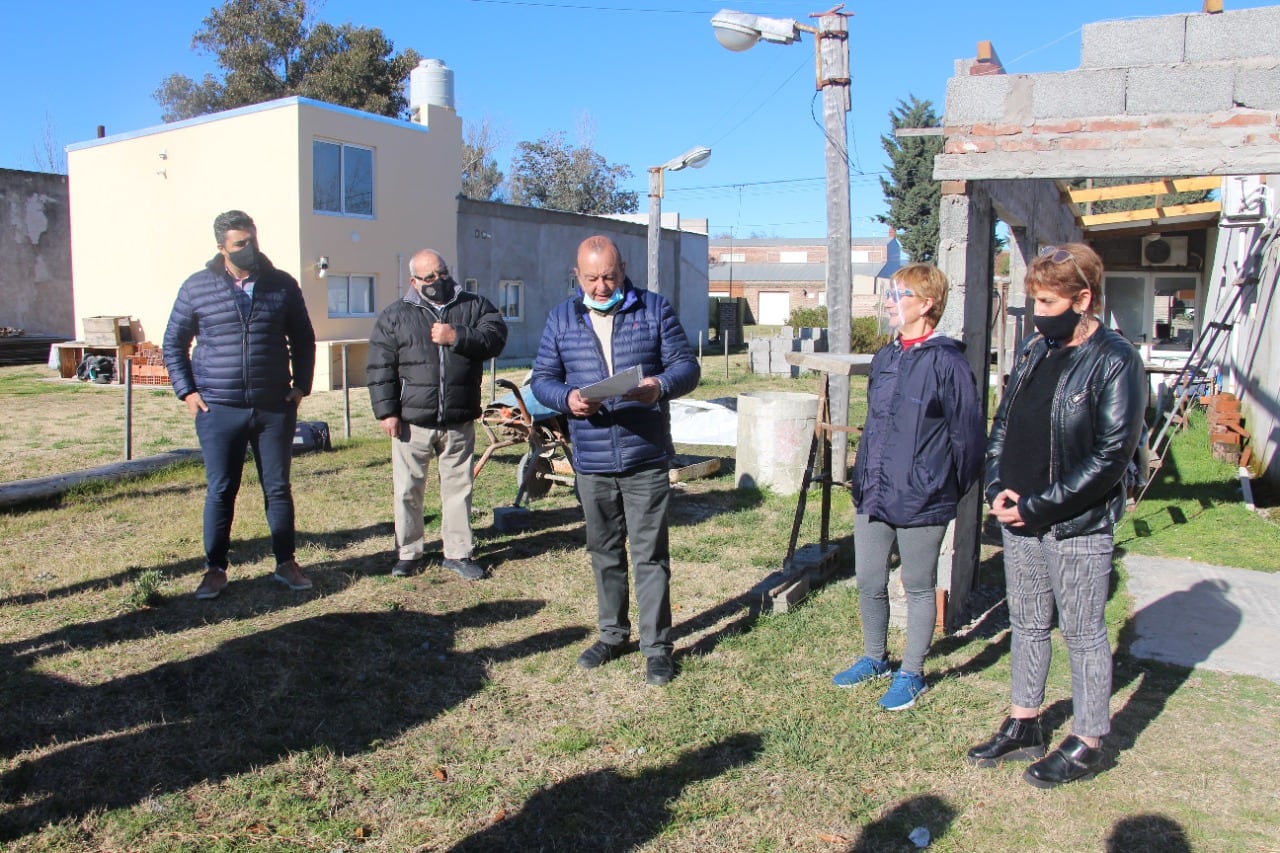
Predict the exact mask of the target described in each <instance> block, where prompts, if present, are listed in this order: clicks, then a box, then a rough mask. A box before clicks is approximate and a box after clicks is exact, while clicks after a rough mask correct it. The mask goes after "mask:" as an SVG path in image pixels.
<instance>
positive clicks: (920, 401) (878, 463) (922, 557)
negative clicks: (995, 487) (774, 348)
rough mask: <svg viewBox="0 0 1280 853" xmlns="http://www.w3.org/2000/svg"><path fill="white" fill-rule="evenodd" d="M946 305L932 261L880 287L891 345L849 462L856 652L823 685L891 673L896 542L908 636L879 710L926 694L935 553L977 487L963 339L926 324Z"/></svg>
mask: <svg viewBox="0 0 1280 853" xmlns="http://www.w3.org/2000/svg"><path fill="white" fill-rule="evenodd" d="M946 304H947V279H946V276H945V275H943V273H942V271H941V270H939V269H938V268H937V267H934V266H930V265H928V264H910V265H909V266H906V267H903V268H902V269H900V270H899V271H898V272H897V273H895V274H894V277H893V281H892V283H891V285H890V287H889V289H888V291H887V292H886V293H885V307H886V310H887V311H888V314H889V320H890V323H891V324H892V325H893V326H894V327H895V329H896V330H897V335H896V337H895V338H894V340H893V341H892V342H891V343H889V344H888V345H886V346H885V347H883V348H881V349H880V351H879V352H877V353H876V354H875V357H874V358H873V359H872V361H871V379H870V382H869V384H868V385H867V422H866V426H865V428H864V429H863V433H862V440H861V441H860V442H859V444H858V453H857V458H856V460H855V462H854V466H853V478H852V481H853V482H852V486H853V500H854V503H855V505H856V507H857V515H856V516H855V518H854V554H855V559H856V561H857V572H858V605H859V609H860V611H861V615H862V638H863V645H864V654H863V657H861V658H860V659H858V660H857V661H855V662H854V664H853V665H852V666H850V667H849V668H848V669H846V670H844V671H843V672H840V673H838V674H837V675H836V676H835V677H834V678H833V679H832V680H833V681H834V683H835V684H836V685H838V686H840V687H852V686H853V685H855V684H860V683H862V682H864V681H870V680H872V679H875V678H881V677H884V676H888V675H889V674H890V665H889V659H888V655H887V653H886V640H887V634H888V626H889V596H888V580H889V570H888V559H889V551H890V549H891V548H892V546H893V543H894V542H895V541H896V542H897V543H898V551H899V554H900V555H901V557H902V584H903V587H904V588H905V590H906V593H907V642H906V649H905V650H904V651H903V654H902V665H901V666H900V667H899V669H898V672H897V674H896V675H895V677H894V680H893V683H892V684H891V685H890V687H889V690H888V692H886V693H885V695H884V696H883V697H882V698H881V699H880V705H881V706H882V707H883V708H885V709H886V710H890V711H900V710H903V709H905V708H910V707H911V706H912V705H914V704H915V701H916V697H917V696H919V695H920V694H922V693H924V692H925V691H926V690H928V686H927V685H926V683H925V680H924V659H925V656H926V655H927V654H928V652H929V644H930V642H931V640H932V638H933V629H934V624H935V622H936V621H937V599H936V598H935V595H934V588H935V587H936V585H937V575H938V553H939V549H940V548H941V546H942V538H943V535H944V534H945V533H946V530H947V524H948V523H949V522H950V521H951V520H952V519H954V518H955V517H956V505H957V503H958V502H959V500H960V498H961V497H962V496H963V495H964V494H965V492H967V491H968V490H969V489H970V487H972V486H973V484H974V483H975V482H977V479H978V475H979V473H980V471H981V467H982V457H983V448H984V445H985V430H984V426H985V424H984V422H983V416H982V407H981V405H980V403H979V399H978V393H977V385H976V383H975V382H974V378H973V371H972V370H971V369H970V368H969V364H968V362H967V361H965V358H964V355H963V354H962V352H961V348H960V344H959V343H958V342H956V341H954V340H952V339H951V338H948V337H946V336H944V335H940V334H938V333H937V332H936V331H935V327H936V326H937V324H938V321H939V320H940V319H941V318H942V312H943V309H944V308H945V307H946Z"/></svg>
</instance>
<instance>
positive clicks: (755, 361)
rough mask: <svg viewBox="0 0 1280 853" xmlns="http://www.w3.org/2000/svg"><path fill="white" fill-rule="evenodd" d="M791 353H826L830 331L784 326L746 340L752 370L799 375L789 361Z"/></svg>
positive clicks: (764, 372)
mask: <svg viewBox="0 0 1280 853" xmlns="http://www.w3.org/2000/svg"><path fill="white" fill-rule="evenodd" d="M789 352H827V330H826V329H814V328H801V329H792V328H791V327H790V326H783V327H782V329H781V330H780V331H779V332H778V334H776V335H773V336H770V337H758V338H752V339H751V340H749V341H747V359H748V362H749V363H750V365H751V372H752V373H759V374H774V373H776V374H781V375H791V376H797V375H798V374H799V370H798V369H797V368H795V367H793V366H792V365H790V364H788V363H787V353H789Z"/></svg>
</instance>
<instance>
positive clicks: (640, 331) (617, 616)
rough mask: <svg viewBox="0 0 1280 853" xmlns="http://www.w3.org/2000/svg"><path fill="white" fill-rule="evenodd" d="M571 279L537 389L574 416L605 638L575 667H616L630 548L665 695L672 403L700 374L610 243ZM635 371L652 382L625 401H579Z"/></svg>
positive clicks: (586, 246)
mask: <svg viewBox="0 0 1280 853" xmlns="http://www.w3.org/2000/svg"><path fill="white" fill-rule="evenodd" d="M574 274H575V275H576V276H577V278H578V284H579V285H580V286H581V287H582V294H581V296H579V297H575V298H573V299H570V300H568V301H567V302H563V303H561V304H560V305H557V306H556V307H555V308H554V309H553V310H552V312H551V314H550V316H548V317H547V325H546V328H545V330H544V331H543V333H542V341H541V343H540V344H539V346H538V358H537V361H536V362H535V363H534V367H533V383H532V387H533V394H534V396H535V397H537V398H538V400H539V401H540V402H541V403H542V404H543V405H545V406H549V407H551V408H553V409H555V410H556V411H559V412H564V413H566V414H568V415H569V416H570V417H569V436H570V439H571V441H572V443H573V464H574V472H575V474H576V475H577V478H576V479H577V487H578V496H579V498H580V499H581V500H582V508H583V512H584V514H585V516H586V526H587V553H588V554H590V555H591V567H592V569H593V571H594V572H595V579H596V602H597V606H598V622H599V629H600V636H599V639H598V641H597V642H596V643H595V644H594V645H592V646H591V647H590V648H589V649H587V650H586V651H585V652H583V653H582V655H581V656H580V657H579V658H578V666H580V667H582V668H584V669H594V668H596V667H598V666H600V665H602V664H605V663H608V662H609V661H611V660H613V659H614V658H617V657H618V656H619V655H621V654H622V653H623V651H624V650H625V644H626V643H627V641H628V640H629V639H630V635H631V622H630V620H629V618H628V615H627V611H628V609H629V608H628V600H627V586H628V583H627V540H628V539H630V542H631V558H632V560H633V561H634V562H635V575H636V580H635V584H636V601H637V604H638V606H639V616H640V651H641V652H643V653H644V656H645V658H646V671H645V681H646V682H648V683H649V684H653V685H663V684H666V683H667V682H669V681H670V680H671V678H672V676H673V675H674V674H675V669H674V666H673V663H672V660H671V651H672V642H671V637H670V634H671V596H670V578H671V557H670V549H669V546H668V539H667V505H668V500H669V495H670V480H669V475H668V464H669V462H670V461H671V457H672V455H673V449H674V448H673V446H672V443H671V417H670V412H669V406H668V403H667V401H668V400H670V399H672V398H673V397H680V396H683V395H684V394H688V393H689V392H690V391H692V390H693V389H694V388H695V387H697V385H698V380H699V378H700V377H701V370H700V369H699V367H698V362H697V360H696V359H695V358H694V356H693V351H692V350H691V349H690V347H689V340H688V338H687V337H686V336H685V333H684V329H683V328H681V326H680V320H679V319H678V318H677V317H676V314H675V312H674V311H673V310H672V309H671V306H670V304H668V303H667V300H665V299H663V298H662V297H661V296H660V295H658V294H656V293H651V292H649V291H645V290H636V289H635V288H634V287H632V285H631V281H630V280H629V279H627V278H626V268H625V265H624V264H623V263H622V256H621V254H620V253H619V252H618V247H617V246H616V245H614V243H613V241H612V240H610V239H608V238H607V237H601V236H596V237H589V238H587V239H586V240H584V241H583V243H582V245H581V246H580V247H579V248H578V266H577V267H576V268H575V269H574ZM636 366H639V367H640V369H641V370H642V372H643V376H644V378H643V379H642V380H641V382H640V385H639V386H638V387H636V388H633V389H632V390H631V391H628V392H627V393H626V394H625V395H623V396H621V397H614V398H610V399H607V400H593V399H587V398H585V397H583V396H582V394H581V393H580V392H579V389H581V388H583V387H585V386H587V385H591V384H592V383H595V382H599V381H600V380H602V379H605V378H607V377H609V376H611V375H613V374H615V373H620V372H622V371H624V370H627V369H628V368H631V367H636Z"/></svg>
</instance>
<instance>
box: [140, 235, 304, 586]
mask: <svg viewBox="0 0 1280 853" xmlns="http://www.w3.org/2000/svg"><path fill="white" fill-rule="evenodd" d="M213 236H214V239H215V240H216V241H217V244H218V254H217V255H215V256H214V257H213V259H212V260H211V261H209V263H207V264H206V265H205V268H204V269H202V270H200V271H199V272H197V273H195V274H194V275H192V276H191V277H190V278H188V279H187V280H186V281H185V282H183V284H182V287H181V288H180V289H179V290H178V298H177V299H176V300H175V301H174V304H173V312H172V313H171V314H170V315H169V326H168V328H166V329H165V333H164V363H165V367H167V368H168V370H169V379H170V381H171V382H172V383H173V390H174V393H175V394H177V395H178V399H180V400H182V401H183V402H184V403H186V404H187V411H189V412H190V413H191V416H192V417H193V418H195V421H196V436H197V437H198V438H199V439H200V451H201V453H202V454H203V455H204V467H205V475H206V478H207V479H208V484H209V485H208V490H207V491H206V493H205V501H204V550H205V575H204V578H203V579H202V580H201V582H200V586H199V588H198V589H197V590H196V598H199V599H210V598H217V597H218V595H219V594H220V593H221V592H222V590H223V589H224V588H226V585H227V554H228V551H229V550H230V547H231V522H232V519H233V517H234V516H235V506H236V494H237V493H238V492H239V491H240V477H241V474H242V473H243V471H244V456H245V448H246V446H250V445H251V446H252V447H253V461H254V464H255V465H256V466H257V469H258V479H259V480H260V481H261V482H262V496H263V500H264V502H265V503H266V511H267V525H268V526H269V527H270V529H271V550H272V552H273V553H274V554H275V559H276V570H275V573H274V574H273V575H272V577H273V578H274V579H275V580H277V581H279V582H280V583H282V584H284V585H285V586H287V587H289V589H293V590H307V589H311V581H310V580H308V579H307V577H306V575H304V574H303V573H302V569H301V568H300V567H299V566H298V563H297V561H296V560H295V559H294V539H295V533H294V524H293V491H292V488H291V486H290V484H289V466H290V463H291V461H292V450H293V431H294V425H295V423H296V421H297V418H298V403H299V401H301V400H302V398H303V397H305V396H307V395H308V394H310V393H311V380H312V378H313V377H314V375H315V366H316V335H315V331H314V330H313V329H312V328H311V317H310V316H309V315H308V314H307V306H306V302H305V301H304V300H303V297H302V289H301V288H299V287H298V283H297V282H296V281H295V280H294V279H293V276H291V275H289V274H288V273H286V272H283V271H282V270H278V269H276V268H275V267H274V266H272V265H271V262H270V261H269V260H267V257H266V255H263V254H262V253H261V252H260V251H259V250H258V230H257V228H256V227H255V226H254V224H253V220H252V219H250V218H249V215H248V214H247V213H244V212H243V211H240V210H229V211H227V212H226V213H222V214H219V215H218V217H217V218H216V219H214V221H213ZM192 339H195V342H196V343H195V350H194V351H192V348H191V342H192Z"/></svg>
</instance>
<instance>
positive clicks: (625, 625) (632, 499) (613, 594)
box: [575, 465, 672, 657]
mask: <svg viewBox="0 0 1280 853" xmlns="http://www.w3.org/2000/svg"><path fill="white" fill-rule="evenodd" d="M575 482H576V483H577V486H578V497H579V498H580V499H581V500H582V510H583V514H584V515H585V516H586V522H587V553H588V554H590V555H591V568H592V569H593V570H594V572H595V576H596V606H597V618H598V625H599V629H600V640H601V641H603V642H605V643H609V644H611V645H612V644H617V643H624V642H626V641H627V639H628V638H629V637H630V636H631V620H630V618H629V617H628V615H627V611H628V609H629V607H628V595H627V593H628V583H627V543H628V541H630V544H631V559H632V561H633V562H634V563H635V575H636V577H635V585H636V603H637V604H638V605H639V610H640V651H641V652H642V653H643V654H644V656H645V657H653V656H655V655H669V654H671V648H672V642H671V592H670V581H671V555H670V548H669V545H668V537H667V505H668V502H669V500H670V494H671V485H670V479H669V475H668V474H667V467H666V466H665V465H662V466H659V467H653V468H647V469H646V468H642V469H640V470H637V471H629V472H627V473H625V474H578V475H577V476H576V478H575Z"/></svg>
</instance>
